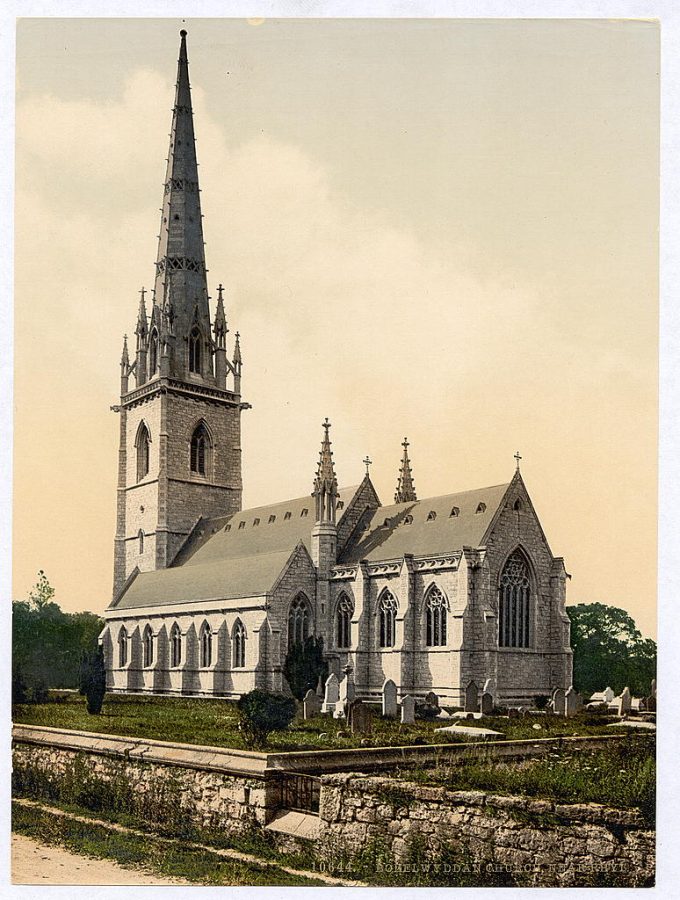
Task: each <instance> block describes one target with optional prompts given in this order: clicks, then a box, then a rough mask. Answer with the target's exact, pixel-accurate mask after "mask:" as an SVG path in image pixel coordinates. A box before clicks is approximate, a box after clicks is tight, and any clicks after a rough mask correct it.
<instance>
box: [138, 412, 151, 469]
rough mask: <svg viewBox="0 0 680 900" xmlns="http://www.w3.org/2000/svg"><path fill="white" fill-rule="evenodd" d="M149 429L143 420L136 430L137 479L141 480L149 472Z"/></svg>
mask: <svg viewBox="0 0 680 900" xmlns="http://www.w3.org/2000/svg"><path fill="white" fill-rule="evenodd" d="M150 440H151V438H150V437H149V429H148V428H147V427H146V425H145V424H144V422H142V423H141V425H140V426H139V431H138V432H137V481H141V480H142V478H145V477H146V476H147V475H148V474H149V443H150Z"/></svg>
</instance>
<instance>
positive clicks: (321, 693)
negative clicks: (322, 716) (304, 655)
mask: <svg viewBox="0 0 680 900" xmlns="http://www.w3.org/2000/svg"><path fill="white" fill-rule="evenodd" d="M316 696H317V697H318V698H319V699H320V700H321V701H322V702H323V698H324V686H323V675H319V680H318V681H317V683H316Z"/></svg>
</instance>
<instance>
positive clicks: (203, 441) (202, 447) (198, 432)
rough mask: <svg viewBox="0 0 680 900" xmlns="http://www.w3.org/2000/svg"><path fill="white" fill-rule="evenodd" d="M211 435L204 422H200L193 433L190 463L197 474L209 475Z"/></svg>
mask: <svg viewBox="0 0 680 900" xmlns="http://www.w3.org/2000/svg"><path fill="white" fill-rule="evenodd" d="M210 451H211V443H210V435H209V434H208V429H207V428H206V427H205V423H204V422H200V423H199V424H198V425H197V426H196V428H195V429H194V433H193V434H192V435H191V444H190V465H191V471H192V472H193V473H194V474H195V475H204V476H207V474H208V471H209V468H210Z"/></svg>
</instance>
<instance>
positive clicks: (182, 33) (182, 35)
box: [179, 28, 187, 38]
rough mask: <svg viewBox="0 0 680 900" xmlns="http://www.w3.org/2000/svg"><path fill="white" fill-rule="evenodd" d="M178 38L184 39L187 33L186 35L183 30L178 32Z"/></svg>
mask: <svg viewBox="0 0 680 900" xmlns="http://www.w3.org/2000/svg"><path fill="white" fill-rule="evenodd" d="M179 36H180V37H182V38H185V37H186V36H187V33H186V31H185V30H184V28H183V29H182V30H181V31H180V33H179Z"/></svg>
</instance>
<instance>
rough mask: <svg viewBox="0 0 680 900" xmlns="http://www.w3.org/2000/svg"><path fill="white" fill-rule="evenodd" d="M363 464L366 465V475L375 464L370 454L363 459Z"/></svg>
mask: <svg viewBox="0 0 680 900" xmlns="http://www.w3.org/2000/svg"><path fill="white" fill-rule="evenodd" d="M362 462H363V464H364V465H365V466H366V475H368V470H369V469H370V467H371V466H372V465H373V460H372V459H371V458H370V456H369V455H368V454H366V458H365V459H363V460H362Z"/></svg>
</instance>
